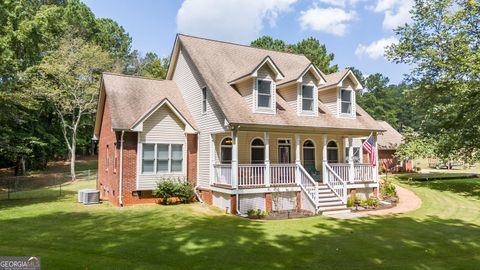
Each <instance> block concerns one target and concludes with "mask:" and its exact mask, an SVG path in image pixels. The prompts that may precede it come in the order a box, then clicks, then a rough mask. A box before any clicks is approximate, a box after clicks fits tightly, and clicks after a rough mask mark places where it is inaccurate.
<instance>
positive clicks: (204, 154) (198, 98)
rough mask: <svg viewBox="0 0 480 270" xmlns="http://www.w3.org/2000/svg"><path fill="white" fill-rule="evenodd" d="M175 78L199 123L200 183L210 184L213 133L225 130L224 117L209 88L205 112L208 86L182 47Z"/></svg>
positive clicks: (198, 176) (173, 78)
mask: <svg viewBox="0 0 480 270" xmlns="http://www.w3.org/2000/svg"><path fill="white" fill-rule="evenodd" d="M173 72H174V73H173V77H172V80H173V81H175V82H176V83H177V86H178V88H179V89H180V91H182V96H183V98H184V99H185V103H186V104H187V107H188V109H189V110H190V112H191V114H192V116H193V118H194V120H195V122H196V124H197V126H198V131H199V134H198V164H197V166H198V174H197V178H198V179H197V180H198V183H199V185H200V186H202V187H208V186H209V185H210V134H211V133H216V132H222V131H224V130H225V128H224V127H223V125H224V123H225V117H224V116H223V113H222V112H221V110H220V108H219V106H218V104H217V102H216V101H215V100H214V98H213V97H212V95H211V92H210V90H209V89H208V88H207V112H206V113H202V90H201V88H202V87H204V86H206V84H205V82H204V80H203V78H202V77H201V76H200V74H199V73H198V70H197V69H196V67H195V66H194V64H193V63H192V61H191V59H190V57H189V56H188V55H187V54H186V53H185V51H184V50H183V49H181V50H180V52H179V55H178V60H177V64H176V66H175V70H174V71H173Z"/></svg>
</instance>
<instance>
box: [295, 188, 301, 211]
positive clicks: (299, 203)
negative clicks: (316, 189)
mask: <svg viewBox="0 0 480 270" xmlns="http://www.w3.org/2000/svg"><path fill="white" fill-rule="evenodd" d="M295 196H296V199H297V204H296V206H297V210H301V209H302V192H300V191H297V192H296V193H295Z"/></svg>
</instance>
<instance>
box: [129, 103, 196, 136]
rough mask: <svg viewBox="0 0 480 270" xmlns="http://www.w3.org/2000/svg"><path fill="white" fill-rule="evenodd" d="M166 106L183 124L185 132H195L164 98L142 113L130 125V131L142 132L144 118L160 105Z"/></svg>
mask: <svg viewBox="0 0 480 270" xmlns="http://www.w3.org/2000/svg"><path fill="white" fill-rule="evenodd" d="M164 105H165V106H168V107H169V108H170V110H171V111H172V112H173V113H174V114H175V116H176V117H178V119H180V121H182V123H183V124H184V125H185V133H187V134H196V133H197V131H196V130H195V129H194V128H193V127H192V125H190V123H188V121H187V120H186V119H185V117H183V115H182V114H181V113H180V112H179V111H178V110H177V109H176V108H175V106H173V104H172V103H171V102H170V101H169V100H168V99H164V100H162V101H161V102H160V103H158V104H157V105H156V106H154V107H153V108H152V109H151V110H149V111H148V112H146V113H145V114H144V115H142V116H141V117H140V118H139V119H138V120H137V121H135V123H134V124H133V125H132V128H131V129H130V130H131V131H136V132H142V131H143V122H145V120H146V119H148V118H149V117H150V116H151V115H152V114H154V113H155V112H156V111H157V110H158V109H160V108H161V107H162V106H164Z"/></svg>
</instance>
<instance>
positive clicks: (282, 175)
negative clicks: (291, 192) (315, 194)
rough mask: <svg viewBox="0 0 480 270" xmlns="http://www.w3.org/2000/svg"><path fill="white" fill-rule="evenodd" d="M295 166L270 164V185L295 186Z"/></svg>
mask: <svg viewBox="0 0 480 270" xmlns="http://www.w3.org/2000/svg"><path fill="white" fill-rule="evenodd" d="M295 168H296V165H295V164H291V163H286V164H270V183H271V184H272V185H290V184H295Z"/></svg>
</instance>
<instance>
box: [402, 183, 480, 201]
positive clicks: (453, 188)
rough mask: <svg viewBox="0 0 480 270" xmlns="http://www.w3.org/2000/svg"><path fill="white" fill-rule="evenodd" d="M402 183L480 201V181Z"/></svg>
mask: <svg viewBox="0 0 480 270" xmlns="http://www.w3.org/2000/svg"><path fill="white" fill-rule="evenodd" d="M400 182H401V183H404V184H407V185H410V186H415V187H426V188H429V189H435V190H439V191H450V192H454V193H458V194H460V195H462V196H470V197H474V198H477V199H480V179H479V178H470V179H452V180H447V179H445V180H434V181H400Z"/></svg>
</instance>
